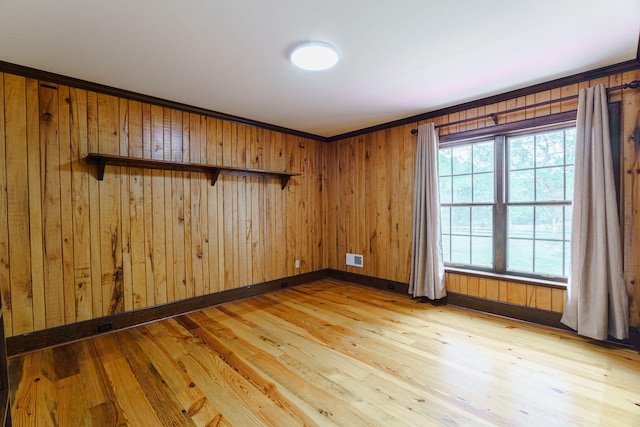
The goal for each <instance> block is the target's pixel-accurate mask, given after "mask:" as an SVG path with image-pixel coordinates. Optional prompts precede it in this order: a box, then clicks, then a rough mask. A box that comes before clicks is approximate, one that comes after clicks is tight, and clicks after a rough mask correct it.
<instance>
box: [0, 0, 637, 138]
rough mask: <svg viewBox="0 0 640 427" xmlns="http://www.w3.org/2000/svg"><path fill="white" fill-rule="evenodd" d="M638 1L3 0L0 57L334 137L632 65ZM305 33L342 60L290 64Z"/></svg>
mask: <svg viewBox="0 0 640 427" xmlns="http://www.w3.org/2000/svg"><path fill="white" fill-rule="evenodd" d="M639 34H640V2H639V1H638V0H607V1H603V0H536V1H525V0H520V1H513V0H484V1H474V0H447V1H444V0H440V1H434V0H398V1H384V0H373V1H372V0H348V1H347V0H322V1H318V0H315V1H310V0H190V1H175V0H136V1H125V0H110V1H87V0H58V1H50V0H48V1H45V0H0V60H2V61H5V62H9V63H13V64H17V65H23V66H27V67H31V68H36V69H39V70H42V71H48V72H52V73H57V74H62V75H65V76H68V77H73V78H77V79H81V80H87V81H90V82H93V83H99V84H102V85H107V86H112V87H115V88H119V89H125V90H129V91H133V92H137V93H140V94H144V95H150V96H154V97H157V98H162V99H166V100H170V101H175V102H179V103H183V104H188V105H191V106H195V107H200V108H204V109H208V110H213V111H216V112H221V113H225V114H229V115H234V116H239V117H243V118H246V119H251V120H254V121H258V122H263V123H268V124H270V125H274V126H279V127H284V128H289V129H293V130H297V131H300V132H306V133H310V134H314V135H318V136H322V137H331V136H335V135H339V134H343V133H347V132H351V131H355V130H359V129H362V128H366V127H370V126H374V125H378V124H381V123H386V122H390V121H394V120H398V119H402V118H406V117H410V116H414V115H418V114H423V113H428V112H429V111H434V110H437V109H441V108H444V107H448V106H452V105H456V104H460V103H462V102H467V101H472V100H475V99H481V98H485V97H487V96H491V95H496V94H500V93H504V92H506V91H510V90H515V89H519V88H523V87H527V86H531V85H533V84H537V83H542V82H546V81H550V80H553V79H556V78H561V77H566V76H570V75H574V74H577V73H581V72H584V71H589V70H593V69H596V68H600V67H604V66H608V65H613V64H618V63H621V62H624V61H628V60H632V59H636V57H637V53H638V35H639ZM305 40H320V41H325V42H329V43H331V44H333V45H334V46H336V47H337V48H338V50H339V52H340V55H341V61H340V62H339V63H338V65H337V66H336V67H335V68H333V69H331V70H327V71H322V72H309V71H303V70H300V69H297V68H295V67H294V66H293V65H292V64H290V63H289V62H288V59H287V56H288V52H289V51H290V49H291V47H292V46H293V45H295V44H297V43H299V42H301V41H305Z"/></svg>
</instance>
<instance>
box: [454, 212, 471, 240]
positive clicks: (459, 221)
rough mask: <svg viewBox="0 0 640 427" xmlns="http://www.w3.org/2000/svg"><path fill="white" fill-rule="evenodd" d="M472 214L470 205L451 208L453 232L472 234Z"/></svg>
mask: <svg viewBox="0 0 640 427" xmlns="http://www.w3.org/2000/svg"><path fill="white" fill-rule="evenodd" d="M470 220H471V216H470V211H469V208H468V207H452V208H451V234H463V235H467V236H468V235H469V234H471V233H470V231H471V223H470Z"/></svg>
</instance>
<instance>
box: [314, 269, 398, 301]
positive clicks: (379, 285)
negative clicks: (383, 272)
mask: <svg viewBox="0 0 640 427" xmlns="http://www.w3.org/2000/svg"><path fill="white" fill-rule="evenodd" d="M325 271H326V273H327V276H328V277H331V278H334V279H338V280H344V281H346V282H352V283H356V284H358V285H364V286H369V287H371V288H376V289H382V290H385V291H389V292H394V293H397V294H402V295H407V294H408V293H409V284H408V283H402V282H396V281H395V280H387V279H380V278H378V277H373V276H365V275H363V274H358V273H350V272H348V271H341V270H333V269H327V270H325Z"/></svg>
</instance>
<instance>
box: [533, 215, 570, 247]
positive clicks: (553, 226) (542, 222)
mask: <svg viewBox="0 0 640 427" xmlns="http://www.w3.org/2000/svg"><path fill="white" fill-rule="evenodd" d="M563 208H564V206H537V207H536V239H553V240H562V239H563V237H564V236H563V233H562V232H563V230H562V228H563V221H564V209H563ZM536 256H537V254H536Z"/></svg>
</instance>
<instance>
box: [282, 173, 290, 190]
mask: <svg viewBox="0 0 640 427" xmlns="http://www.w3.org/2000/svg"><path fill="white" fill-rule="evenodd" d="M290 179H291V176H289V175H283V176H281V177H280V189H282V190H284V189H285V188H287V184H288V183H289V180H290Z"/></svg>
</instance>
